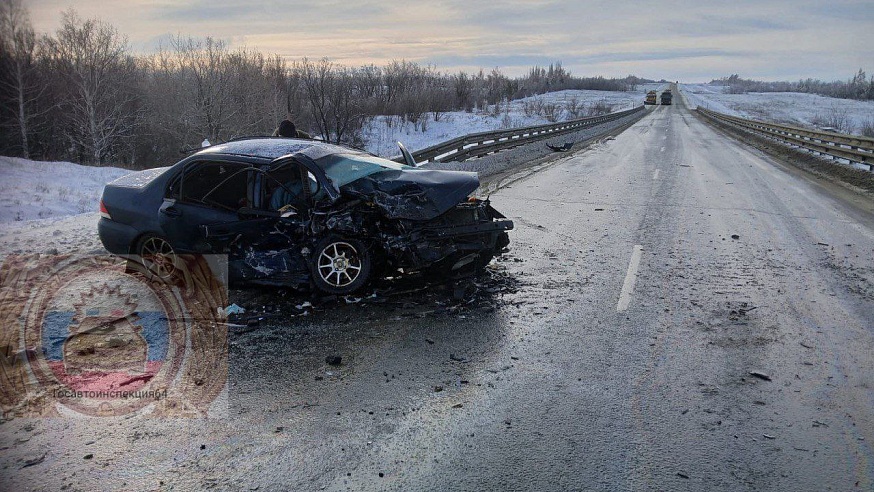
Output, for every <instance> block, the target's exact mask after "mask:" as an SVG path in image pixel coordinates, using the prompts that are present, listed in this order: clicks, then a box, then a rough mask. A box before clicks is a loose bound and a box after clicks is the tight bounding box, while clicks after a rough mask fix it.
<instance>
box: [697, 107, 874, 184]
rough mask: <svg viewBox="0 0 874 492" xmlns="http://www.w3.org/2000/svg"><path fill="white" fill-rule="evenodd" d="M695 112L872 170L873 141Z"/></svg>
mask: <svg viewBox="0 0 874 492" xmlns="http://www.w3.org/2000/svg"><path fill="white" fill-rule="evenodd" d="M697 111H698V113H700V114H702V115H704V116H706V117H708V118H712V119H714V120H717V121H722V122H726V123H731V124H734V125H737V126H740V127H742V128H745V129H748V130H751V131H753V132H755V133H759V134H761V135H765V136H768V137H772V138H776V139H778V140H781V141H783V142H785V143H788V144H791V145H796V146H798V147H803V148H805V149H808V150H812V151H814V152H818V153H820V154H823V155H828V156H830V157H832V158H840V159H846V160H848V161H852V162H856V163H859V164H864V165H867V166H868V169H869V170H871V171H874V138H869V137H861V136H856V135H847V134H843V133H835V132H823V131H815V130H808V129H806V128H798V127H795V126H789V125H779V124H776V123H765V122H762V121H755V120H747V119H744V118H738V117H736V116H729V115H727V114H722V113H718V112H716V111H711V110H709V109H704V108H700V107H699V108H698V109H697Z"/></svg>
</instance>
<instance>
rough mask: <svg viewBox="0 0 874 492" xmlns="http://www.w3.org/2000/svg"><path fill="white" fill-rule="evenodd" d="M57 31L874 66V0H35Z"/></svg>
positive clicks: (327, 52) (410, 55) (640, 66)
mask: <svg viewBox="0 0 874 492" xmlns="http://www.w3.org/2000/svg"><path fill="white" fill-rule="evenodd" d="M29 1H30V3H29V7H30V9H31V11H32V16H33V19H34V23H35V26H36V27H37V29H38V30H42V31H48V32H51V31H53V30H54V29H56V28H57V26H58V23H59V19H60V15H59V14H58V12H59V11H61V10H63V9H65V8H68V7H74V8H76V9H77V10H78V11H79V13H80V14H81V15H82V16H83V17H93V16H97V17H101V18H102V19H104V20H106V21H108V22H110V23H112V24H113V25H115V26H116V27H118V29H119V30H120V31H121V32H122V33H125V34H127V35H128V36H129V38H130V40H131V44H132V46H134V47H135V48H137V49H140V50H146V51H148V50H151V49H154V47H155V46H156V45H157V44H158V42H159V40H161V39H164V38H165V37H166V36H169V35H176V34H182V35H191V36H195V37H205V36H212V37H215V38H218V39H223V40H227V41H229V42H230V43H231V44H232V45H235V46H239V45H246V46H249V47H251V48H256V49H260V50H262V51H265V52H267V53H277V54H280V55H282V56H285V57H287V58H290V59H293V58H299V57H304V56H306V57H309V58H322V57H329V58H331V59H332V60H334V61H336V62H338V63H342V64H346V65H360V64H366V63H377V64H380V63H384V62H386V61H389V60H392V59H407V60H412V61H418V62H422V63H432V64H436V65H437V66H438V67H439V68H441V69H445V70H456V69H459V68H465V69H476V68H479V67H482V68H486V69H490V68H492V67H494V66H500V67H502V68H503V69H504V71H505V72H506V73H509V74H519V73H524V72H525V71H527V69H528V67H529V66H531V65H533V64H539V65H544V64H548V63H549V62H552V61H555V60H561V61H562V62H563V63H564V65H565V67H567V68H568V69H570V70H571V71H573V72H574V73H578V74H586V75H597V74H603V75H606V76H613V75H624V74H628V73H636V74H641V75H644V76H648V77H652V78H661V77H666V78H672V79H675V78H684V77H701V76H704V74H708V73H709V74H710V76H712V77H717V76H721V75H725V74H727V73H735V72H736V73H742V74H744V76H747V77H763V78H798V77H806V76H813V77H822V78H829V79H831V78H845V77H847V76H848V74H849V73H852V72H855V71H856V70H857V69H858V68H859V66H863V67H864V68H866V69H868V70H869V71H874V67H871V66H865V64H866V63H867V64H870V63H871V61H870V60H871V56H870V55H871V50H870V46H872V45H874V34H872V33H874V9H872V8H871V3H870V0H833V1H831V2H829V3H828V5H825V4H823V3H822V2H821V1H820V0H758V1H754V0H733V1H731V2H725V1H708V0H661V1H643V2H640V1H636V2H631V1H618V0H427V1H425V0H407V1H405V2H396V1H380V0H359V1H356V2H347V1H341V0H324V1H321V2H309V3H303V2H300V1H292V2H288V1H282V0H258V1H251V2H239V1H238V0H237V1H230V0H158V1H150V0H129V1H126V2H123V3H122V2H106V1H105V0H29Z"/></svg>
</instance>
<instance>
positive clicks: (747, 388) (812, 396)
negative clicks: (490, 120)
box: [0, 101, 874, 491]
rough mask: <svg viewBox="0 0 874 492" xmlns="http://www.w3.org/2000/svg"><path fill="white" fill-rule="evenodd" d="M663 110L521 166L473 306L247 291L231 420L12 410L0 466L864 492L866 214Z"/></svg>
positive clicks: (75, 475)
mask: <svg viewBox="0 0 874 492" xmlns="http://www.w3.org/2000/svg"><path fill="white" fill-rule="evenodd" d="M678 102H679V101H678ZM651 111H652V113H651V114H650V115H649V116H647V117H646V118H644V119H642V120H641V121H639V122H637V123H636V124H635V125H633V126H632V127H631V128H629V129H628V130H626V131H625V132H623V133H622V134H620V135H619V136H617V137H616V138H615V139H613V140H606V141H603V142H601V143H598V144H596V145H594V146H592V147H590V148H588V149H586V150H585V151H582V152H579V153H577V154H574V155H570V156H568V157H567V158H564V159H561V160H559V161H555V162H553V163H551V164H549V165H546V166H541V167H540V168H538V170H537V172H530V170H529V171H528V172H525V173H523V174H520V175H518V176H511V177H505V178H504V180H503V185H504V186H503V187H502V188H500V189H498V191H496V192H495V193H494V194H493V195H492V200H493V202H494V204H495V207H496V208H497V209H498V210H500V211H502V212H504V213H505V214H506V215H507V216H509V217H511V218H512V219H513V220H514V221H515V223H516V230H515V231H514V232H513V233H512V236H511V241H512V243H511V248H512V251H511V254H510V255H509V256H508V257H507V258H505V259H504V261H501V262H497V263H496V264H495V265H493V267H492V268H491V272H490V278H491V280H489V281H483V282H482V284H483V287H482V288H481V289H480V293H481V295H480V301H478V303H477V304H476V305H465V303H464V302H463V301H458V300H457V299H456V300H454V299H453V295H452V287H450V288H443V289H441V288H439V287H433V288H430V289H427V290H426V291H424V292H422V291H419V292H414V293H412V294H406V295H397V296H394V297H389V298H388V299H387V300H385V301H384V302H369V301H368V300H365V301H364V302H361V303H358V304H349V305H347V304H345V303H343V302H340V303H335V304H333V305H329V306H328V308H322V309H315V310H311V311H306V312H307V313H308V314H307V315H297V316H294V317H292V316H291V314H296V313H298V312H299V311H300V310H295V309H294V308H293V307H292V305H294V304H295V303H298V302H300V300H299V299H295V298H293V297H292V298H291V299H286V298H285V297H282V298H281V299H274V298H272V297H271V295H270V293H269V292H268V293H265V292H263V291H262V292H257V293H254V294H253V293H246V292H243V293H236V294H235V295H236V296H239V297H240V298H241V300H240V302H241V303H248V305H250V307H251V306H252V305H256V304H260V305H266V306H267V307H266V308H264V311H267V312H270V313H271V315H269V316H266V317H265V322H264V323H262V326H260V327H259V328H257V329H253V330H239V331H235V330H232V334H231V338H230V340H231V342H230V343H231V345H230V374H229V378H230V381H229V387H228V393H227V412H226V413H227V415H226V416H224V417H218V418H211V419H144V418H126V419H112V420H106V419H89V420H75V419H65V418H57V419H14V420H12V421H7V422H5V423H3V424H2V426H0V438H2V442H0V445H2V449H3V454H4V457H3V459H2V463H3V467H2V472H0V481H2V482H3V483H4V484H7V485H11V486H14V487H20V488H36V489H40V488H42V489H46V490H56V489H60V488H61V487H64V486H67V489H68V490H78V489H82V490H84V489H95V488H96V489H109V488H121V489H128V490H135V489H141V490H142V489H176V490H193V489H202V488H208V487H214V488H216V489H230V490H238V489H242V490H322V489H324V490H472V491H474V490H476V491H479V490H611V491H612V490H731V491H736V490H799V491H801V490H841V491H844V490H872V488H874V453H872V449H871V446H872V443H874V414H872V413H874V412H872V403H874V390H872V384H874V377H872V376H874V267H872V261H871V259H872V255H874V217H872V215H871V214H870V213H869V212H867V211H865V210H866V206H867V205H866V204H865V203H863V202H860V201H859V200H860V199H859V198H855V197H853V196H852V195H850V194H847V193H845V192H844V191H842V189H841V188H839V187H836V186H834V185H830V184H825V183H820V182H818V181H812V180H811V179H809V178H806V177H804V176H802V175H800V174H799V173H798V172H796V171H793V170H792V169H791V168H788V167H785V166H784V165H782V164H780V163H778V162H775V161H773V160H771V159H770V158H767V157H765V156H764V155H762V154H760V153H758V152H757V151H755V150H752V149H751V148H749V147H747V146H745V145H743V144H742V143H739V142H736V141H734V140H731V139H729V138H727V137H725V136H724V135H722V134H720V133H718V132H717V131H715V130H713V129H712V128H711V127H709V126H707V125H706V124H704V123H702V122H701V121H699V120H698V119H696V118H695V117H694V116H693V115H692V114H691V113H690V112H689V111H688V110H687V109H686V108H685V107H683V106H682V105H681V104H680V105H674V106H670V107H665V106H659V107H657V108H655V109H654V110H651ZM444 291H445V292H446V293H445V294H444ZM482 292H486V294H485V295H484V297H483V294H482ZM283 313H289V314H288V315H284V314H283ZM334 354H336V355H340V356H342V358H343V363H342V365H340V366H339V367H334V366H328V365H327V364H326V363H325V360H324V358H325V356H327V355H334ZM753 371H758V372H759V373H760V374H762V375H765V376H766V377H767V378H769V379H770V380H766V379H762V378H760V377H756V376H753V375H751V374H750V372H753ZM437 387H439V391H437ZM44 453H47V454H46V455H45V458H44V460H43V461H41V462H40V463H38V464H35V465H32V466H28V467H24V468H21V466H22V464H23V463H25V462H26V461H27V460H29V459H32V458H34V457H39V456H41V455H43V454H44ZM86 453H91V454H93V457H92V458H91V459H88V460H84V459H83V455H85V454H86ZM4 487H5V486H4Z"/></svg>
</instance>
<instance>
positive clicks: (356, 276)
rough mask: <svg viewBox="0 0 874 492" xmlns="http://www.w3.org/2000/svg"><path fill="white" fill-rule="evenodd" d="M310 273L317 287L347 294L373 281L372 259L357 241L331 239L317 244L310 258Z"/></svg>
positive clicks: (329, 291) (328, 291)
mask: <svg viewBox="0 0 874 492" xmlns="http://www.w3.org/2000/svg"><path fill="white" fill-rule="evenodd" d="M309 264H310V272H311V274H312V278H313V283H315V285H316V288H317V289H319V290H320V291H322V292H325V293H328V294H334V295H346V294H351V293H353V292H355V291H356V290H358V289H360V288H362V287H364V285H365V284H366V283H367V282H368V281H369V280H370V275H371V272H372V268H373V258H372V254H371V252H370V250H369V249H368V248H367V247H366V246H365V245H364V243H362V242H361V241H359V240H357V239H343V238H340V237H337V236H329V237H326V238H324V239H322V240H321V241H319V242H318V244H316V247H315V249H314V250H313V254H312V256H311V257H310V261H309Z"/></svg>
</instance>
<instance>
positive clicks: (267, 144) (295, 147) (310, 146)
mask: <svg viewBox="0 0 874 492" xmlns="http://www.w3.org/2000/svg"><path fill="white" fill-rule="evenodd" d="M298 152H301V153H303V154H304V155H307V156H309V157H310V158H311V159H318V158H319V157H322V156H325V155H328V154H338V153H358V152H359V151H356V150H353V149H348V148H346V147H341V146H339V145H333V144H329V143H325V142H320V141H317V140H303V139H296V138H281V137H264V138H251V139H245V140H235V141H231V142H227V143H223V144H218V145H213V146H212V147H207V148H205V149H203V150H201V151H199V152H198V154H234V155H246V156H255V157H263V158H266V159H276V158H277V157H282V156H284V155H288V154H295V153H298Z"/></svg>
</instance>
